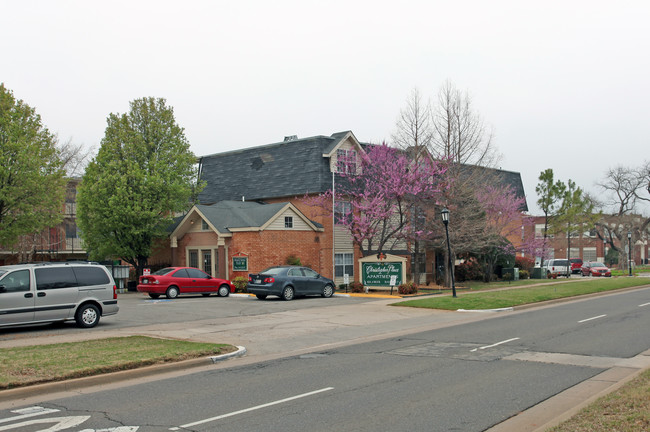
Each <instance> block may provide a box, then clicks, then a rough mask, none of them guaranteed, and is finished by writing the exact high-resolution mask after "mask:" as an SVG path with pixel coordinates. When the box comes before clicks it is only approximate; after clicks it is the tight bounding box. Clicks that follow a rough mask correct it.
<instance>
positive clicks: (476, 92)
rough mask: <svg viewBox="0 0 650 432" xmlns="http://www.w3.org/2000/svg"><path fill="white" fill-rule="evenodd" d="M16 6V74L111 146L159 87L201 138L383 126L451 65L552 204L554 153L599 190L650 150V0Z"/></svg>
mask: <svg viewBox="0 0 650 432" xmlns="http://www.w3.org/2000/svg"><path fill="white" fill-rule="evenodd" d="M0 12H1V13H2V23H1V25H0V47H1V51H0V56H1V57H0V82H4V83H5V86H6V87H7V88H9V89H11V90H13V92H14V94H15V96H16V97H17V98H19V99H23V100H24V101H25V102H27V103H28V104H29V105H31V106H32V107H34V108H36V110H37V112H38V113H39V114H40V115H41V116H42V119H43V122H44V124H45V125H46V126H47V127H48V128H49V129H50V130H51V131H52V132H54V133H56V134H58V136H59V139H60V140H63V141H65V140H68V139H72V141H73V142H74V143H82V144H84V145H86V146H94V147H99V144H100V141H101V139H102V137H103V135H104V130H105V127H106V117H107V116H108V115H109V113H124V112H127V111H128V109H129V102H130V101H132V100H133V99H136V98H140V97H145V96H154V97H163V98H165V99H166V100H167V103H168V104H169V105H171V106H172V107H174V112H175V115H176V120H177V121H178V123H179V124H180V125H181V126H182V127H184V128H185V132H186V136H187V138H188V139H189V141H190V144H191V149H192V151H193V152H194V153H195V154H196V155H198V156H201V155H206V154H212V153H218V152H222V151H227V150H233V149H239V148H246V147H252V146H257V145H262V144H269V143H273V142H278V141H281V140H282V139H283V137H284V136H286V135H298V136H299V137H308V136H314V135H331V134H332V133H334V132H339V131H345V130H352V131H353V132H354V134H355V136H356V137H357V138H358V139H359V140H360V141H362V142H373V143H380V142H382V141H384V140H387V141H389V140H390V136H391V133H392V132H393V130H394V128H395V121H396V119H397V116H398V114H399V111H400V109H402V108H403V107H404V106H405V103H406V99H407V97H408V95H409V93H410V92H411V90H412V89H413V88H416V87H417V88H418V89H419V91H420V93H421V94H422V95H423V96H424V97H426V98H431V99H435V98H436V95H437V92H438V89H439V88H440V86H441V85H442V84H443V83H444V82H445V80H450V81H452V82H453V83H454V84H455V85H456V87H457V88H459V89H460V90H463V91H468V92H469V94H470V95H471V97H472V100H473V102H474V105H475V108H476V109H477V110H478V112H479V113H480V115H481V116H482V118H483V120H484V121H485V123H486V124H487V125H489V126H491V127H492V128H493V130H494V133H495V140H496V141H495V142H496V145H497V147H498V149H499V151H500V152H501V153H502V154H503V155H504V156H503V158H502V160H501V162H500V167H501V168H502V169H505V170H510V171H517V172H520V173H521V175H522V179H523V182H524V188H525V190H526V194H527V199H528V205H529V207H530V208H531V210H532V212H533V213H535V214H539V209H538V208H537V206H536V205H535V201H536V200H537V196H536V193H535V186H536V185H537V182H538V180H537V179H538V176H539V174H540V172H541V171H543V170H545V169H547V168H552V169H553V171H554V172H555V176H556V178H558V179H560V180H563V181H567V180H568V179H572V180H574V181H575V182H576V183H577V184H578V186H581V187H582V188H583V189H585V190H587V191H593V192H597V191H598V188H597V187H596V186H595V183H596V182H597V181H599V180H602V179H603V177H604V174H605V172H606V170H607V169H608V168H610V167H614V166H616V165H624V166H639V165H640V164H641V163H642V162H643V161H644V160H646V159H650V156H649V153H650V152H649V151H648V149H649V147H650V146H649V144H650V138H649V137H650V24H649V21H650V2H648V1H647V0H638V1H626V0H619V1H616V2H612V1H601V0H591V1H586V0H585V1H571V0H564V1H555V0H551V1H548V0H547V1H543V2H542V1H539V2H529V1H521V0H517V1H504V0H489V1H485V0H476V1H438V0H430V1H408V0H401V1H379V0H373V1H354V0H347V1H337V0H329V1H308V0H302V1H283V0H273V1H245V0H241V1H232V0H229V1H192V0H186V1H183V2H181V1H161V0H156V1H138V0H129V1H106V0H104V1H88V0H83V1H61V0H45V1H32V0H0ZM294 168H295V169H300V167H294ZM233 169H236V167H233ZM288 169H291V167H288Z"/></svg>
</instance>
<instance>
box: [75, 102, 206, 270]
mask: <svg viewBox="0 0 650 432" xmlns="http://www.w3.org/2000/svg"><path fill="white" fill-rule="evenodd" d="M130 106H131V109H130V111H129V113H128V114H122V115H119V114H111V115H110V116H109V117H108V119H107V123H108V125H107V127H106V132H105V135H104V138H103V139H102V142H101V147H100V149H99V152H98V154H97V156H96V157H95V158H94V159H93V160H92V161H91V162H90V164H89V165H88V167H87V169H86V173H85V174H84V176H83V180H82V184H81V186H80V188H79V192H78V198H77V203H78V223H79V227H80V229H81V236H82V238H83V240H84V242H85V245H86V249H87V250H88V251H89V252H90V254H91V257H92V258H94V259H104V258H107V257H119V258H121V259H122V260H124V261H126V262H128V263H129V264H131V265H133V266H134V267H136V269H137V274H138V275H140V274H142V269H143V268H144V267H145V266H146V264H147V260H148V259H149V256H150V255H151V253H152V247H153V245H154V243H155V241H156V240H159V239H162V238H165V237H166V236H167V234H168V232H167V229H168V227H169V226H170V224H171V222H172V218H173V216H174V214H175V213H177V212H180V211H184V210H187V209H188V208H189V206H191V204H192V203H193V201H194V199H195V197H196V194H197V193H198V191H199V189H200V187H201V185H197V184H196V178H197V176H196V174H197V173H196V157H195V156H194V155H193V154H192V152H191V151H190V148H189V143H188V141H187V139H186V138H185V133H184V130H183V128H182V127H180V126H179V125H178V124H177V123H176V120H175V119H174V111H173V108H171V107H169V106H167V105H166V102H165V100H164V99H155V98H142V99H136V100H134V101H133V102H131V104H130Z"/></svg>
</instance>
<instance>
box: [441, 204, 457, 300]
mask: <svg viewBox="0 0 650 432" xmlns="http://www.w3.org/2000/svg"><path fill="white" fill-rule="evenodd" d="M440 215H441V216H442V223H444V224H445V233H446V234H447V255H448V256H449V270H450V272H451V293H452V295H453V296H454V297H456V283H455V281H454V263H453V261H452V259H451V245H450V244H449V209H447V208H443V209H442V211H441V212H440Z"/></svg>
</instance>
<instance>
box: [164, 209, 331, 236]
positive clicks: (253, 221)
mask: <svg viewBox="0 0 650 432" xmlns="http://www.w3.org/2000/svg"><path fill="white" fill-rule="evenodd" d="M288 204H289V203H288V202H282V203H275V204H265V203H258V202H251V201H246V202H244V201H219V202H217V203H214V204H211V205H204V204H197V205H196V206H195V207H196V209H197V210H198V211H200V212H201V213H202V214H203V215H204V216H205V218H206V219H207V221H208V222H210V223H211V224H212V226H214V227H215V228H216V229H217V230H218V231H219V232H220V233H227V232H230V228H257V227H261V226H263V225H264V224H266V223H267V222H268V221H269V220H270V219H271V218H272V217H273V216H275V215H276V214H277V213H278V212H279V211H280V210H282V209H283V208H284V207H285V206H286V205H288ZM303 216H304V215H303ZM184 217H185V216H181V217H178V218H176V220H175V222H174V224H173V226H172V227H171V229H170V232H173V231H174V229H176V227H177V226H178V224H179V223H180V222H181V221H182V220H183V218H184ZM309 221H310V222H311V223H312V224H313V225H314V226H315V227H316V228H323V225H322V224H320V223H318V222H314V221H312V220H309Z"/></svg>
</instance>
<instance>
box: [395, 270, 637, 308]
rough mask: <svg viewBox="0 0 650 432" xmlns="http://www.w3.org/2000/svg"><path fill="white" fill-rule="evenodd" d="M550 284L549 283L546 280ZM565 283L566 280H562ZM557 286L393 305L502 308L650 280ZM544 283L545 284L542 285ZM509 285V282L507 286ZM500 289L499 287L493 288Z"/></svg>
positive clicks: (624, 279)
mask: <svg viewBox="0 0 650 432" xmlns="http://www.w3.org/2000/svg"><path fill="white" fill-rule="evenodd" d="M544 282H548V281H544ZM559 282H563V281H559ZM559 282H558V283H553V284H550V285H549V284H544V285H540V284H539V283H538V284H536V285H532V286H525V285H524V286H523V287H519V285H517V286H515V285H514V283H513V284H512V285H510V286H511V287H512V289H507V290H493V291H483V292H465V293H462V294H461V295H459V296H458V297H456V298H453V297H451V296H444V297H430V298H423V299H415V300H407V301H403V302H399V303H393V304H392V306H406V307H419V308H429V309H445V310H458V309H467V310H479V309H499V308H506V307H513V306H519V305H523V304H528V303H537V302H541V301H546V300H553V299H558V298H564V297H573V296H579V295H584V294H591V293H597V292H603V291H611V290H617V289H621V288H628V287H633V286H642V285H650V279H648V278H629V277H621V278H602V279H601V278H589V279H588V280H580V281H578V282H566V283H559ZM540 283H541V282H540ZM505 286H507V283H506V285H505ZM492 287H496V285H492Z"/></svg>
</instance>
